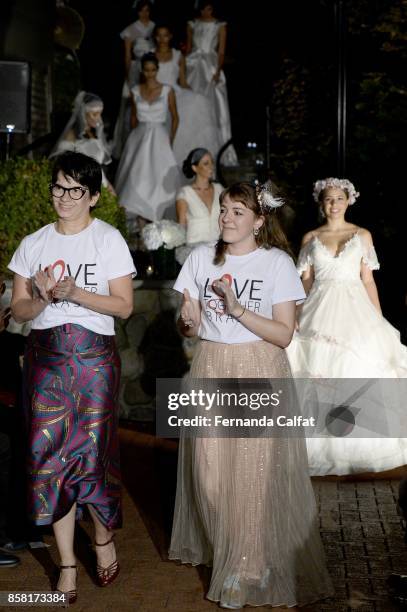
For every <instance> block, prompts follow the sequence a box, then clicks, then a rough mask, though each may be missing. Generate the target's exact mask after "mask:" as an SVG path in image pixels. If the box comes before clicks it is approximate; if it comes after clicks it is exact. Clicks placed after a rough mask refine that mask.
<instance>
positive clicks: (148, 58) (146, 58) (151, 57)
mask: <svg viewBox="0 0 407 612" xmlns="http://www.w3.org/2000/svg"><path fill="white" fill-rule="evenodd" d="M140 62H141V68H144V66H145V65H146V64H148V63H149V62H151V63H152V64H154V65H155V67H156V68H158V66H159V61H158V58H157V56H156V55H155V54H154V53H152V52H151V51H149V52H148V53H144V55H143V57H142V58H141V60H140Z"/></svg>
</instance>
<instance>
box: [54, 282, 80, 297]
mask: <svg viewBox="0 0 407 612" xmlns="http://www.w3.org/2000/svg"><path fill="white" fill-rule="evenodd" d="M75 289H76V284H75V279H74V277H73V276H64V280H62V281H59V283H57V284H56V285H55V288H54V290H53V292H52V297H53V298H54V299H56V300H69V299H72V297H73V294H74V291H75Z"/></svg>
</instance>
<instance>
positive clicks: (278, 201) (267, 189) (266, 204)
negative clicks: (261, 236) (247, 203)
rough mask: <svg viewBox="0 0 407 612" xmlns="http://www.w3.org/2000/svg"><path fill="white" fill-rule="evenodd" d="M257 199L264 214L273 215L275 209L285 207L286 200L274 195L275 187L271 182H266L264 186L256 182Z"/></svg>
mask: <svg viewBox="0 0 407 612" xmlns="http://www.w3.org/2000/svg"><path fill="white" fill-rule="evenodd" d="M254 186H255V189H256V197H257V201H258V203H259V206H260V210H261V212H262V214H263V215H264V214H266V213H271V212H272V211H273V210H274V209H275V208H280V206H283V204H284V200H283V199H282V198H277V197H276V196H274V195H273V191H272V188H273V185H272V182H271V181H266V182H265V183H263V185H260V184H259V183H258V182H255V185H254Z"/></svg>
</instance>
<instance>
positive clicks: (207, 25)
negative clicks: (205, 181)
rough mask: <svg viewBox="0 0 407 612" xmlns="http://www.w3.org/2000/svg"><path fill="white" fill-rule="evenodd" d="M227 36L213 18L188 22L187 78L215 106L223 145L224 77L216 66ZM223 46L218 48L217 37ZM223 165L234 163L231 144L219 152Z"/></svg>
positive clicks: (226, 133) (226, 132)
mask: <svg viewBox="0 0 407 612" xmlns="http://www.w3.org/2000/svg"><path fill="white" fill-rule="evenodd" d="M225 36H226V23H225V22H222V21H218V20H217V19H214V18H213V19H212V20H210V21H203V20H202V19H195V20H193V21H189V22H188V39H189V40H188V50H190V52H189V53H188V55H187V58H186V62H187V81H188V84H189V85H190V86H191V88H192V90H193V91H196V92H197V93H201V94H203V95H204V96H206V97H207V98H208V99H209V100H210V102H211V104H212V106H213V108H214V109H215V114H216V121H217V126H218V133H219V143H220V146H223V145H224V144H225V143H226V142H227V141H228V140H230V138H231V137H232V132H231V126H230V113H229V103H228V94H227V87H226V78H225V74H224V72H223V70H222V69H221V68H219V63H220V61H221V62H223V59H222V60H220V55H221V56H222V58H223V55H224V44H225V42H224V41H225ZM221 38H222V41H223V45H222V46H223V49H220V48H219V46H220V39H221ZM221 163H222V164H224V165H225V166H234V165H237V163H238V161H237V156H236V152H235V150H234V148H233V146H229V147H228V148H227V149H226V150H225V152H224V153H223V155H222V159H221Z"/></svg>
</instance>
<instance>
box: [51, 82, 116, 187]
mask: <svg viewBox="0 0 407 612" xmlns="http://www.w3.org/2000/svg"><path fill="white" fill-rule="evenodd" d="M102 112H103V100H102V99H101V98H99V96H97V95H95V94H93V93H89V92H86V91H80V92H79V93H78V94H77V96H76V98H75V100H74V103H73V109H72V115H71V117H70V119H69V121H68V123H67V124H66V126H65V128H64V129H63V131H62V133H61V135H60V137H59V138H58V140H57V142H56V144H55V146H54V148H53V150H52V151H51V154H50V157H54V156H55V155H58V154H59V153H63V152H64V151H75V152H76V153H83V154H84V155H88V156H89V157H92V159H94V160H95V161H97V162H98V163H99V164H100V165H101V166H102V184H103V185H104V187H107V188H108V189H109V191H112V192H114V190H113V187H112V185H111V184H110V182H109V181H108V179H107V177H106V174H105V172H104V170H103V166H106V165H108V164H110V163H111V161H112V158H111V155H110V148H109V145H108V144H107V142H106V138H105V134H104V127H103V120H102Z"/></svg>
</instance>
